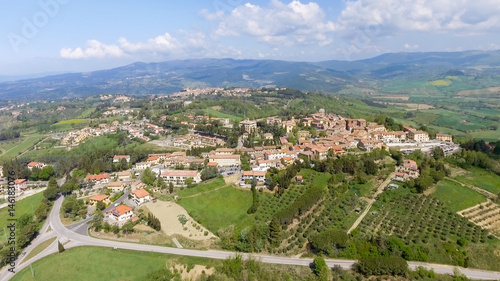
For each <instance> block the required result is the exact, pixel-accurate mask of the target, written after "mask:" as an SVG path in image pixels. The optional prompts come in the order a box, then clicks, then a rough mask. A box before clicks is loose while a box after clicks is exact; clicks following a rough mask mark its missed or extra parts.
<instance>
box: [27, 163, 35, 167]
mask: <svg viewBox="0 0 500 281" xmlns="http://www.w3.org/2000/svg"><path fill="white" fill-rule="evenodd" d="M36 164H37V163H36V162H30V163H29V164H28V167H35V166H36Z"/></svg>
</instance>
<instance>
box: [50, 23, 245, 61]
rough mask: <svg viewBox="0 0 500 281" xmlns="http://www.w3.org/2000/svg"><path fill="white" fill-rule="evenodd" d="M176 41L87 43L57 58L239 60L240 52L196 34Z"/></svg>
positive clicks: (167, 35)
mask: <svg viewBox="0 0 500 281" xmlns="http://www.w3.org/2000/svg"><path fill="white" fill-rule="evenodd" d="M177 34H178V35H179V36H178V38H176V37H174V36H172V35H171V34H170V33H165V34H162V35H159V36H156V37H154V38H150V39H147V40H145V41H143V42H135V43H134V42H130V41H129V40H127V39H126V38H125V37H121V38H119V39H118V44H114V45H107V44H104V43H101V42H99V41H97V40H89V41H87V46H86V47H84V48H82V47H77V48H74V49H72V48H63V49H61V50H60V56H61V57H62V58H65V59H89V58H112V57H115V58H116V57H129V58H134V59H137V60H142V59H146V60H152V59H171V58H176V59H181V58H193V57H228V56H232V57H241V51H240V50H238V49H236V48H234V47H232V46H220V45H216V44H214V43H212V42H209V41H207V40H206V36H205V34H203V33H201V32H197V31H190V32H187V31H184V30H179V31H177Z"/></svg>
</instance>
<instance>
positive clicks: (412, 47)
mask: <svg viewBox="0 0 500 281" xmlns="http://www.w3.org/2000/svg"><path fill="white" fill-rule="evenodd" d="M403 48H405V50H416V49H418V45H417V44H415V45H411V44H408V43H405V44H404V45H403Z"/></svg>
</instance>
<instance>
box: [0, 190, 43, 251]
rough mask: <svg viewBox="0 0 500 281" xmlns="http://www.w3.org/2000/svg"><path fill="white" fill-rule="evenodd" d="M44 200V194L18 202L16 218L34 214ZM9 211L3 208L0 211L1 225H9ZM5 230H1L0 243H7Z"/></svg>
mask: <svg viewBox="0 0 500 281" xmlns="http://www.w3.org/2000/svg"><path fill="white" fill-rule="evenodd" d="M42 199H43V192H40V193H37V194H35V195H32V196H30V197H28V198H25V199H23V200H21V201H18V202H16V218H19V217H21V216H22V215H24V214H33V213H34V210H36V209H37V208H38V205H39V204H40V201H42ZM7 213H8V209H7V208H2V209H0V225H2V226H5V225H7V218H8V217H9V216H8V215H7ZM3 231H4V229H0V243H2V242H4V241H5V235H4V233H3Z"/></svg>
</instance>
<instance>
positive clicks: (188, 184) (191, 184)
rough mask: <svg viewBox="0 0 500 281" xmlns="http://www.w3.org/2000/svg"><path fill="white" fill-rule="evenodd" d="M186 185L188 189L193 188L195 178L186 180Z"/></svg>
mask: <svg viewBox="0 0 500 281" xmlns="http://www.w3.org/2000/svg"><path fill="white" fill-rule="evenodd" d="M186 185H187V187H189V188H190V187H193V178H187V179H186Z"/></svg>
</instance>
